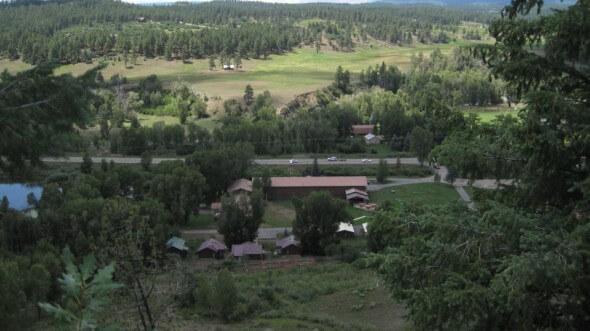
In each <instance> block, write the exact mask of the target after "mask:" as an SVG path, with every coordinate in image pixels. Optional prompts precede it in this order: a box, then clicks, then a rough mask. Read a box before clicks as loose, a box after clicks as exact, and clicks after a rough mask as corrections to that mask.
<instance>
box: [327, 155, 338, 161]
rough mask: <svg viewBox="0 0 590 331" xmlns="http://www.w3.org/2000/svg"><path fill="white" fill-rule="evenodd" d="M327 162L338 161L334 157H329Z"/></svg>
mask: <svg viewBox="0 0 590 331" xmlns="http://www.w3.org/2000/svg"><path fill="white" fill-rule="evenodd" d="M328 161H338V159H337V158H336V157H335V156H330V157H329V158H328Z"/></svg>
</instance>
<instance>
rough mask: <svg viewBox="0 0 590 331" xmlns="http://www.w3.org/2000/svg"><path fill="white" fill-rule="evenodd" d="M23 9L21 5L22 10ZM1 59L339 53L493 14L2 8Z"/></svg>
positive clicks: (447, 32) (86, 4) (83, 4)
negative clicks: (311, 49) (307, 49)
mask: <svg viewBox="0 0 590 331" xmlns="http://www.w3.org/2000/svg"><path fill="white" fill-rule="evenodd" d="M19 4H20V5H19ZM0 6H1V7H0V8H1V10H0V31H1V32H0V54H2V55H3V56H5V57H7V58H10V59H18V58H21V59H23V60H24V61H25V62H28V63H33V64H34V63H40V62H45V61H49V62H58V63H76V62H85V61H91V60H92V59H95V58H99V57H112V56H123V57H139V56H143V57H147V58H151V57H155V56H164V57H165V58H166V59H169V60H170V59H173V58H178V59H189V58H204V57H210V56H223V57H224V58H228V59H230V58H231V59H234V58H235V57H238V56H239V57H240V58H250V57H252V58H260V57H266V56H267V55H269V54H281V53H283V52H287V51H289V50H291V49H293V47H297V46H299V45H302V44H307V45H313V44H320V43H322V42H325V40H330V44H331V45H332V46H333V47H334V49H336V50H341V51H350V50H351V49H353V48H354V42H355V41H357V42H359V41H366V40H367V38H375V39H378V40H382V41H385V42H388V43H391V44H396V45H411V44H413V43H448V42H449V41H451V40H452V36H451V34H452V33H456V32H462V33H463V34H465V35H466V34H467V33H470V34H472V35H473V34H474V33H475V32H474V31H460V29H459V26H460V25H461V23H462V22H464V21H469V22H480V23H489V22H490V21H491V19H492V18H493V17H494V15H493V14H489V13H483V12H480V11H477V10H473V9H465V10H461V9H456V8H455V9H446V8H441V7H437V6H427V5H424V6H410V7H398V6H390V5H384V4H381V5H379V4H369V5H362V6H350V5H330V4H308V5H282V4H265V3H254V2H225V1H224V2H217V1H215V2H211V3H203V4H186V3H185V4H176V5H171V6H150V7H146V6H137V5H133V4H128V3H123V2H119V1H112V0H82V1H71V2H69V1H57V2H55V1H51V2H47V3H45V4H40V5H35V4H30V2H27V1H23V2H22V3H21V2H18V1H17V2H13V3H11V4H5V5H0Z"/></svg>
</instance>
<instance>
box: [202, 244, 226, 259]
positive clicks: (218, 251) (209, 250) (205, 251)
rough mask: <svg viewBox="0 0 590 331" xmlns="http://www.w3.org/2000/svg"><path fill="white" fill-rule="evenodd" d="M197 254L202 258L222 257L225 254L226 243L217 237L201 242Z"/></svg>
mask: <svg viewBox="0 0 590 331" xmlns="http://www.w3.org/2000/svg"><path fill="white" fill-rule="evenodd" d="M197 255H199V258H201V259H222V258H223V256H224V255H225V245H224V244H223V243H221V242H219V241H217V240H215V239H209V240H206V241H204V242H203V243H201V246H199V250H198V251H197Z"/></svg>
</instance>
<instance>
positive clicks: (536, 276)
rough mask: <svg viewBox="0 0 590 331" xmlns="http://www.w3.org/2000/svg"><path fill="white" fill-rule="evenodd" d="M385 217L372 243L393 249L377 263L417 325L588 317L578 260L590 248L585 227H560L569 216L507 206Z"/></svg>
mask: <svg viewBox="0 0 590 331" xmlns="http://www.w3.org/2000/svg"><path fill="white" fill-rule="evenodd" d="M381 216H382V219H383V221H382V222H378V223H373V224H371V228H370V230H369V234H370V238H371V239H370V241H369V244H370V245H373V246H372V248H373V249H375V250H382V249H384V248H385V247H391V249H390V250H386V253H385V255H384V256H382V257H375V260H373V263H376V264H377V265H379V266H380V268H382V270H383V272H384V275H385V277H386V279H387V281H388V282H389V284H390V285H391V286H392V294H393V296H394V297H395V298H397V299H399V300H402V302H404V304H405V305H406V307H407V308H408V309H409V318H410V319H411V320H412V321H413V322H414V323H415V325H416V326H417V327H418V328H432V327H440V328H446V327H449V328H456V327H460V326H461V325H465V324H470V325H473V326H474V327H476V328H479V327H480V326H481V327H483V326H485V325H487V326H489V325H494V326H497V327H499V328H504V327H515V326H531V325H537V326H549V325H553V326H556V325H564V326H566V325H569V326H573V325H582V324H583V323H584V321H585V320H586V319H587V316H586V315H585V313H583V311H584V308H583V305H584V304H583V303H582V302H583V300H582V301H580V300H579V298H580V295H583V294H582V293H583V290H582V288H580V287H579V286H580V285H581V283H579V281H581V279H580V278H577V277H576V276H575V275H577V274H579V272H581V271H582V270H580V269H579V268H578V267H577V266H576V265H577V263H578V262H577V261H579V259H580V258H583V257H582V256H583V254H584V253H583V250H584V248H583V247H584V245H586V246H587V243H584V242H585V240H584V239H582V238H583V237H582V236H584V234H583V233H584V231H585V230H582V229H580V230H582V231H581V232H580V231H574V232H562V231H555V229H558V228H559V227H561V224H562V223H563V222H564V221H566V220H564V219H553V218H551V217H539V216H532V215H526V214H521V213H518V212H516V211H514V210H512V209H510V208H506V207H504V206H500V205H489V206H486V207H485V209H484V210H481V211H478V212H476V213H474V212H473V211H469V210H468V209H467V208H466V207H465V206H461V205H448V206H442V207H422V208H418V209H416V208H414V209H406V210H404V211H402V212H400V213H396V214H390V215H387V214H383V215H381ZM539 224H543V227H539V226H538V225H539ZM375 235H377V236H375ZM371 242H374V243H375V244H371ZM557 256H561V259H558V258H557ZM430 266H436V268H432V267H430ZM582 268H583V267H582ZM582 272H583V271H582ZM572 277H573V278H572ZM566 279H569V280H570V281H566V282H564V280H566ZM576 279H577V280H576ZM449 298H452V300H449ZM555 298H560V300H555ZM432 309H434V310H432ZM434 311H436V312H437V313H436V314H433V312H434ZM458 311H460V312H461V314H457V312H458ZM566 311H567V313H566ZM564 313H565V314H566V315H567V316H568V317H567V318H564V316H563V314H564ZM570 317H571V318H570ZM580 323H582V324H580Z"/></svg>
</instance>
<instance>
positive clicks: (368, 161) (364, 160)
mask: <svg viewBox="0 0 590 331" xmlns="http://www.w3.org/2000/svg"><path fill="white" fill-rule="evenodd" d="M362 161H363V163H371V162H373V161H371V160H369V159H363V160H362Z"/></svg>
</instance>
